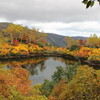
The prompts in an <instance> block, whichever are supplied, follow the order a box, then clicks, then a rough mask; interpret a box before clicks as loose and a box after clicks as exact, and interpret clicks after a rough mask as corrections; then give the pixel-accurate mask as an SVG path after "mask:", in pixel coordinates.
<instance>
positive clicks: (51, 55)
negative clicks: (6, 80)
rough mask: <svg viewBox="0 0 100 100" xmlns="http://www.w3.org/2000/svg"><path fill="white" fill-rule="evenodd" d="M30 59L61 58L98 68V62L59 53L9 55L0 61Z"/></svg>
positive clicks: (99, 64) (0, 58)
mask: <svg viewBox="0 0 100 100" xmlns="http://www.w3.org/2000/svg"><path fill="white" fill-rule="evenodd" d="M32 57H62V58H66V59H69V60H76V61H80V62H81V63H83V64H87V65H89V66H94V67H95V66H98V67H99V66H100V61H89V60H87V59H86V58H82V57H75V56H72V55H69V54H64V53H63V54H60V53H34V54H28V55H10V56H2V57H0V60H8V59H23V58H24V59H25V58H32Z"/></svg>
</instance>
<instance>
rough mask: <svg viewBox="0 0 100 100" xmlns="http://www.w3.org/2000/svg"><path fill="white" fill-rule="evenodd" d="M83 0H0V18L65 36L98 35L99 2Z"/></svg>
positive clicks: (99, 20) (99, 31)
mask: <svg viewBox="0 0 100 100" xmlns="http://www.w3.org/2000/svg"><path fill="white" fill-rule="evenodd" d="M81 2H82V0H0V22H12V23H15V24H22V25H24V26H26V25H27V26H28V27H30V28H31V27H35V28H39V29H40V30H43V31H44V32H50V33H56V34H61V35H65V36H77V35H78V36H90V35H91V34H93V33H97V35H98V36H100V6H99V5H98V4H97V3H96V4H95V6H93V7H92V8H89V9H86V8H85V5H84V4H82V3H81Z"/></svg>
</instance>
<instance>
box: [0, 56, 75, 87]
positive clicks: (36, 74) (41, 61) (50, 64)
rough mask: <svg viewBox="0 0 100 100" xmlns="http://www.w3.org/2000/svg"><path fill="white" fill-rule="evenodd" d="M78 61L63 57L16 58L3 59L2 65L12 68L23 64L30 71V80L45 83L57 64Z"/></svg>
mask: <svg viewBox="0 0 100 100" xmlns="http://www.w3.org/2000/svg"><path fill="white" fill-rule="evenodd" d="M75 62H76V61H72V60H68V59H64V58H61V57H38V58H30V59H21V60H20V59H15V60H8V61H1V63H0V64H1V66H5V67H4V68H5V69H8V68H9V69H11V68H12V67H13V66H14V67H16V66H18V65H21V66H22V67H23V68H25V69H27V70H28V71H29V72H30V80H31V81H33V84H32V85H34V84H37V83H43V81H44V80H45V79H49V80H50V79H51V75H52V74H53V73H54V72H55V71H56V67H57V66H63V67H65V66H67V64H75Z"/></svg>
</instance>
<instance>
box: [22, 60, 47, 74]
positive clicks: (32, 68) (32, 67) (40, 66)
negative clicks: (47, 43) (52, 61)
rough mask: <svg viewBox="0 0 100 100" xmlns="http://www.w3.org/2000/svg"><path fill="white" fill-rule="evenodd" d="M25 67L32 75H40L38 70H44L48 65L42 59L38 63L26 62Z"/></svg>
mask: <svg viewBox="0 0 100 100" xmlns="http://www.w3.org/2000/svg"><path fill="white" fill-rule="evenodd" d="M22 67H23V68H25V69H27V70H28V71H29V72H30V74H31V75H38V71H41V72H42V71H43V70H44V69H45V68H46V66H45V61H41V62H39V63H37V64H34V63H32V64H26V65H23V66H22Z"/></svg>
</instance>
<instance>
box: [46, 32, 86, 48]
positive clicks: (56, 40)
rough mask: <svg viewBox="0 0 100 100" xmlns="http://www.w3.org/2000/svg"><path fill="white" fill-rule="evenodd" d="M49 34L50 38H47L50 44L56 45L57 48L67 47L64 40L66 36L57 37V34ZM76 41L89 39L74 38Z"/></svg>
mask: <svg viewBox="0 0 100 100" xmlns="http://www.w3.org/2000/svg"><path fill="white" fill-rule="evenodd" d="M47 34H48V36H47V41H48V42H49V43H52V44H53V45H55V46H61V47H63V46H65V45H66V43H65V41H64V38H65V36H62V35H57V34H53V33H47ZM72 38H73V39H74V40H76V39H83V40H86V39H87V37H82V36H76V37H75V36H73V37H72Z"/></svg>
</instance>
